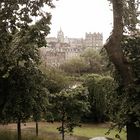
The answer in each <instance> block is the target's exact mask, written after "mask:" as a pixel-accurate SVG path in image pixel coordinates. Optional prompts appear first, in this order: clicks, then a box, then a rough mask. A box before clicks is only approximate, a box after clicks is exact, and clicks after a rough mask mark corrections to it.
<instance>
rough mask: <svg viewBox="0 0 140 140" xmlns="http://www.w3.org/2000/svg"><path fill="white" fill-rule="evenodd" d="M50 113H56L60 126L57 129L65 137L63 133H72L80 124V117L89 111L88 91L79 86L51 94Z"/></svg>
mask: <svg viewBox="0 0 140 140" xmlns="http://www.w3.org/2000/svg"><path fill="white" fill-rule="evenodd" d="M50 102H51V103H52V114H53V115H54V116H55V115H57V119H58V120H59V121H60V122H61V126H60V127H58V128H57V129H58V130H59V132H60V133H61V135H62V140H64V139H65V133H72V132H73V129H74V128H75V127H76V126H79V125H80V121H81V117H82V116H83V114H84V113H87V112H88V111H89V102H88V91H87V90H86V88H84V87H82V86H79V87H76V88H71V89H63V90H62V91H61V92H59V93H55V94H53V95H51V97H50Z"/></svg>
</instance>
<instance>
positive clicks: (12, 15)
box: [0, 0, 54, 121]
mask: <svg viewBox="0 0 140 140" xmlns="http://www.w3.org/2000/svg"><path fill="white" fill-rule="evenodd" d="M44 6H48V7H51V8H52V7H54V6H53V4H52V1H51V0H39V1H30V0H20V1H14V0H11V1H4V0H2V1H0V31H1V35H0V59H1V61H0V101H1V102H0V115H1V116H0V119H1V120H2V121H11V120H17V119H21V120H25V119H27V118H29V116H30V115H31V114H32V115H34V117H35V114H36V117H35V118H38V117H39V116H37V115H39V114H40V113H41V112H42V111H45V110H46V105H47V93H48V91H47V89H46V87H45V86H46V85H45V84H44V81H45V79H44V75H43V74H42V72H41V71H40V70H39V69H38V64H39V59H40V58H39V52H38V48H39V47H43V46H45V45H46V40H45V36H46V35H48V33H49V30H50V28H49V24H50V19H51V15H50V14H49V13H47V12H46V11H43V9H42V8H43V7H44ZM35 18H37V19H39V20H38V21H37V20H34V19H35Z"/></svg>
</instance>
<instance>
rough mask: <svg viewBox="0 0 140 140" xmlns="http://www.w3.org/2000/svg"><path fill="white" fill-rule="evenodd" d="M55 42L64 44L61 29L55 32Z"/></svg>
mask: <svg viewBox="0 0 140 140" xmlns="http://www.w3.org/2000/svg"><path fill="white" fill-rule="evenodd" d="M57 40H58V42H59V43H64V33H63V31H62V29H61V28H60V30H59V31H58V32H57Z"/></svg>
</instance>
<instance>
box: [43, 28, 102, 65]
mask: <svg viewBox="0 0 140 140" xmlns="http://www.w3.org/2000/svg"><path fill="white" fill-rule="evenodd" d="M46 41H47V46H48V47H47V48H41V49H40V50H41V51H40V53H41V56H42V60H43V61H44V62H45V64H46V65H49V66H53V67H59V66H60V65H61V64H63V63H64V62H66V61H67V60H69V59H72V58H73V57H76V56H80V54H81V52H83V49H85V48H87V47H96V48H100V47H102V46H103V35H102V33H86V34H85V39H83V38H68V37H64V33H63V31H62V29H61V28H60V30H59V31H58V32H57V38H56V37H48V38H46Z"/></svg>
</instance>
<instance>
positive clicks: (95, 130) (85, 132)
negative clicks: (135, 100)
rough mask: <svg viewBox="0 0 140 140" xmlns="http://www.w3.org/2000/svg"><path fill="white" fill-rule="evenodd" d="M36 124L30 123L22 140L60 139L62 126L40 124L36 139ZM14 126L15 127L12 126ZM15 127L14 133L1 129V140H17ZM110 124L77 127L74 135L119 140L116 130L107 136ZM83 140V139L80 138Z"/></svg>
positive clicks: (124, 135) (122, 139) (24, 129)
mask: <svg viewBox="0 0 140 140" xmlns="http://www.w3.org/2000/svg"><path fill="white" fill-rule="evenodd" d="M34 124H35V123H28V124H27V126H26V127H25V128H23V130H22V138H23V139H22V140H58V139H59V138H60V135H59V132H58V130H57V127H58V126H60V123H53V124H52V123H46V122H41V123H39V137H38V138H37V137H35V125H34ZM12 126H13V125H12ZM15 129H16V128H15V126H14V127H12V131H8V129H6V130H7V131H5V130H3V129H1V130H0V140H16V132H15ZM108 129H109V127H108V124H99V125H95V124H83V125H82V127H76V128H75V129H74V133H73V135H75V136H82V137H85V138H84V140H86V139H88V138H91V137H97V136H105V137H110V138H113V139H114V140H118V139H116V138H115V135H116V134H117V133H118V132H117V131H115V130H112V131H111V133H110V134H109V135H105V133H106V132H107V131H108ZM119 135H120V137H121V140H126V134H125V132H122V133H121V134H119ZM78 139H79V140H81V138H80V137H79V138H78Z"/></svg>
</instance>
